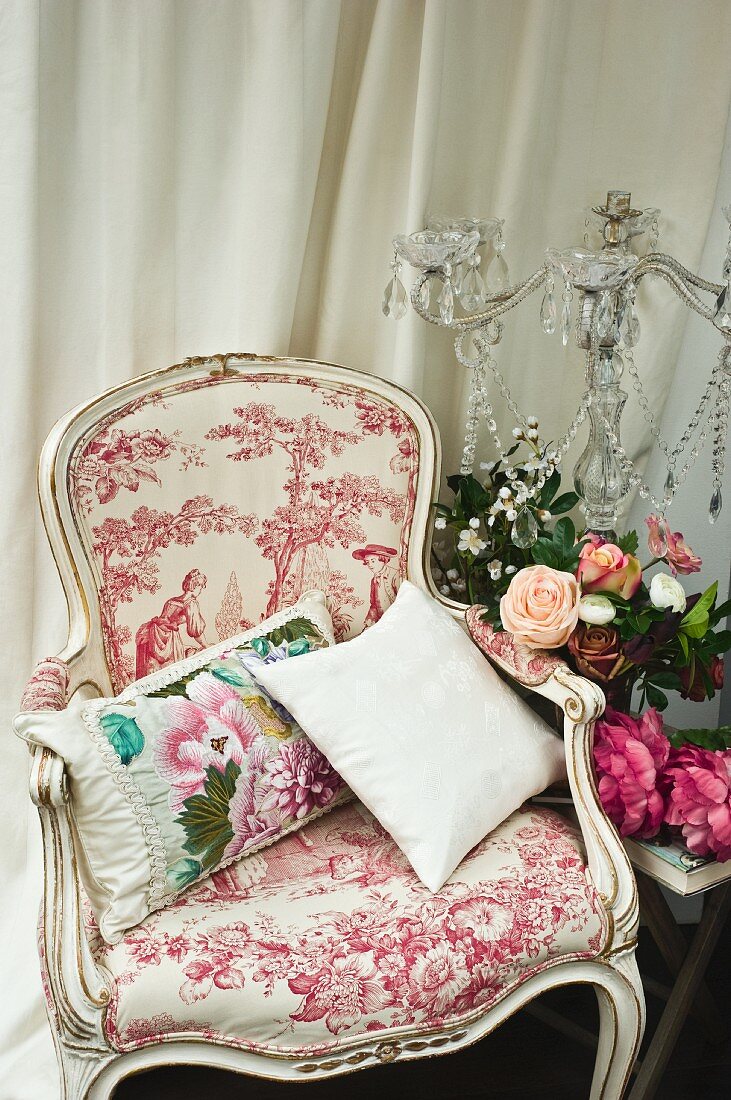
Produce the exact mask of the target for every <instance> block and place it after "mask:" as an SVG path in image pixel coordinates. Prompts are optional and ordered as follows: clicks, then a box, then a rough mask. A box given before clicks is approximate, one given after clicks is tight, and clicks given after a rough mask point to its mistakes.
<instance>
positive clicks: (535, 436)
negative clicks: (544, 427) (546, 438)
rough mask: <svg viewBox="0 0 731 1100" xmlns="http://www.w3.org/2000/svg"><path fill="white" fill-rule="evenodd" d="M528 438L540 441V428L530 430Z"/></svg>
mask: <svg viewBox="0 0 731 1100" xmlns="http://www.w3.org/2000/svg"><path fill="white" fill-rule="evenodd" d="M528 438H529V439H533V440H536V439H538V428H529V429H528Z"/></svg>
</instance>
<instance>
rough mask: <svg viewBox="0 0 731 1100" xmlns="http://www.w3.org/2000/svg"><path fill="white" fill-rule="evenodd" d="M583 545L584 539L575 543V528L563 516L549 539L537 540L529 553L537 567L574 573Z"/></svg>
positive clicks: (584, 543)
mask: <svg viewBox="0 0 731 1100" xmlns="http://www.w3.org/2000/svg"><path fill="white" fill-rule="evenodd" d="M585 545H586V539H584V540H583V541H582V542H578V543H577V542H576V528H575V527H574V525H573V522H572V521H571V520H570V519H568V517H566V516H564V518H563V519H560V520H559V521H558V523H557V524H556V526H555V527H554V529H553V535H552V536H551V538H539V539H538V541H537V542H535V543H534V544H533V547H532V550H531V553H532V556H533V561H534V562H535V563H536V564H537V565H547V566H550V568H551V569H561V570H563V571H564V572H566V573H575V572H576V569H577V566H578V564H579V555H580V554H581V549H582V547H583V546H585Z"/></svg>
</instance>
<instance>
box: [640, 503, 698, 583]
mask: <svg viewBox="0 0 731 1100" xmlns="http://www.w3.org/2000/svg"><path fill="white" fill-rule="evenodd" d="M645 523H646V524H647V530H648V535H647V545H648V547H649V549H650V553H651V554H652V555H653V557H655V558H665V559H666V560H667V563H668V565H669V566H670V569H671V571H672V573H673V576H677V575H678V573H684V574H688V573H699V572H700V569H701V566H702V564H703V562H702V561H701V559H700V558H699V557H698V555H697V554H694V553H693V551H692V550H691V548H690V547H689V546H688V544H687V542H686V541H685V539H684V538H683V535H682V533H681V532H680V531H675V532H673V531H671V530H670V528H669V527H668V526H667V524H665V523H664V521H663V520H662V519H661V517H660V516H657V515H655V514H654V513H653V514H652V515H649V516H648V517H647V518H646V520H645ZM661 524H662V525H663V526H664V531H663V532H661V530H660V526H661ZM663 536H664V537H663Z"/></svg>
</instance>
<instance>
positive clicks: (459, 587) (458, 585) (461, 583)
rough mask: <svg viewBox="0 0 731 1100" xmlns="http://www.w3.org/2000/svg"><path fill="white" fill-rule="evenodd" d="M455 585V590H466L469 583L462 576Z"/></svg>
mask: <svg viewBox="0 0 731 1100" xmlns="http://www.w3.org/2000/svg"><path fill="white" fill-rule="evenodd" d="M453 587H454V590H455V592H464V591H466V589H467V583H466V581H463V580H462V578H461V577H460V579H459V580H458V581H455V582H454V585H453Z"/></svg>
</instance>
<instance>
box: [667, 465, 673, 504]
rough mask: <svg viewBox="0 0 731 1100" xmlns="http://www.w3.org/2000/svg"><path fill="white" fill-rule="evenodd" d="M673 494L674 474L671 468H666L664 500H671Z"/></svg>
mask: <svg viewBox="0 0 731 1100" xmlns="http://www.w3.org/2000/svg"><path fill="white" fill-rule="evenodd" d="M674 492H675V474H674V473H673V468H672V466H669V467H668V476H667V477H666V478H665V499H666V500H672V499H673V493H674Z"/></svg>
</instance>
